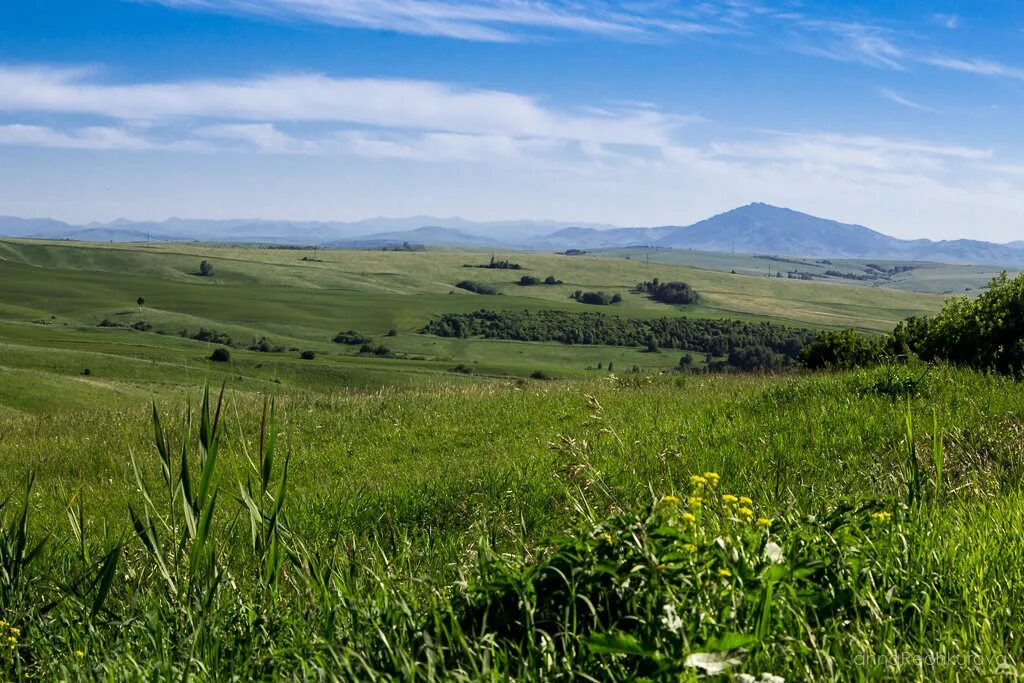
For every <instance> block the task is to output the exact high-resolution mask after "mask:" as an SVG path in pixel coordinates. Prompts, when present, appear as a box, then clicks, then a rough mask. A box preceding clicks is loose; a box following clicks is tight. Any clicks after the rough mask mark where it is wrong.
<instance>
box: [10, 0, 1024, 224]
mask: <svg viewBox="0 0 1024 683" xmlns="http://www.w3.org/2000/svg"><path fill="white" fill-rule="evenodd" d="M0 26H2V27H3V40H2V41H0V214H9V215H18V216H26V217H44V216H45V217H53V218H58V219H62V220H67V221H70V222H77V223H86V222H90V221H107V220H113V219H116V218H122V217H124V218H129V219H136V220H143V219H156V220H160V219H163V218H166V217H169V216H186V217H203V218H238V217H251V218H267V219H290V220H340V221H352V220H359V219H365V218H369V217H374V216H409V215H434V216H453V215H457V216H461V217H463V218H467V219H471V220H478V221H479V220H515V219H538V220H544V219H550V220H560V221H579V222H590V223H603V224H615V225H623V226H651V225H666V224H674V225H687V224H690V223H692V222H694V221H697V220H700V219H702V218H706V217H708V216H710V215H713V214H716V213H720V212H722V211H726V210H729V209H732V208H734V207H736V206H740V205H743V204H747V203H748V202H751V201H763V202H767V203H770V204H775V205H779V206H786V207H792V208H794V209H797V210H799V211H803V212H807V213H810V214H813V215H817V216H823V217H827V218H831V219H835V220H839V221H843V222H848V223H856V224H861V225H866V226H869V227H871V228H873V229H875V230H879V231H881V232H884V233H886V234H890V235H894V236H897V237H901V238H917V237H927V238H931V239H954V238H960V237H970V238H975V239H983V240H990V241H994V242H1007V241H1010V240H1015V239H1021V237H1022V236H1024V204H1022V203H1021V202H1020V201H1019V199H1018V198H1019V197H1020V196H1022V194H1024V142H1022V141H1021V140H1020V136H1019V134H1018V129H1019V120H1020V115H1021V111H1022V106H1021V105H1022V104H1024V54H1022V50H1021V46H1022V41H1024V8H1022V7H1020V6H1019V5H1017V3H1014V2H1012V1H1010V0H1000V1H996V2H986V3H981V4H979V3H974V4H967V3H962V2H936V3H928V5H927V7H925V6H923V4H921V3H905V4H903V5H901V6H894V5H893V3H884V2H880V1H875V2H863V3H859V4H857V5H852V4H850V3H843V2H824V3H815V5H814V7H810V6H803V5H801V4H799V3H795V2H787V1H780V2H756V1H752V0H749V1H748V0H725V1H722V2H717V1H712V2H700V3H677V4H665V3H657V2H640V3H628V4H627V3H606V2H564V1H562V0H545V1H542V2H532V3H522V2H518V1H515V0H497V1H495V2H486V3H484V2H461V3H451V2H443V1H440V0H415V1H413V2H408V3H399V4H396V3H391V2H385V1H383V0H264V1H263V2H258V3H253V2H247V1H245V0H94V1H93V2H89V3H81V2H76V1H75V0H11V1H10V2H6V3H3V4H2V5H0Z"/></svg>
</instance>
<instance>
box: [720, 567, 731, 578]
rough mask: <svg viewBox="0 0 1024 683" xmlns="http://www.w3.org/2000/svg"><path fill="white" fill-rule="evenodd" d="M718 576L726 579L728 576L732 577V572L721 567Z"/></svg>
mask: <svg viewBox="0 0 1024 683" xmlns="http://www.w3.org/2000/svg"><path fill="white" fill-rule="evenodd" d="M718 575H719V576H720V577H721V578H723V579H728V578H729V577H730V576H732V572H731V571H729V570H728V569H726V568H725V567H722V568H721V569H719V570H718Z"/></svg>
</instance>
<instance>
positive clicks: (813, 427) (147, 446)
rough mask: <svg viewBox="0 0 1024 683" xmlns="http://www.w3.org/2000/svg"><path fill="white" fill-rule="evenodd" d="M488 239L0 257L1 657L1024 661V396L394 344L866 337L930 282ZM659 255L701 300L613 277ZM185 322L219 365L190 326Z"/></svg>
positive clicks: (752, 667) (887, 673)
mask: <svg viewBox="0 0 1024 683" xmlns="http://www.w3.org/2000/svg"><path fill="white" fill-rule="evenodd" d="M498 256H499V257H501V258H508V259H509V260H512V261H515V262H517V263H520V264H521V265H522V267H523V270H516V271H510V270H490V269H481V268H466V267H465V265H466V264H481V263H486V262H487V260H488V259H489V258H490V254H489V253H469V252H376V251H341V250H318V251H317V252H316V253H315V254H314V252H312V251H302V250H284V249H258V248H241V247H233V246H209V245H177V244H175V245H154V246H141V245H134V246H125V245H95V244H93V245H79V244H65V243H37V242H28V241H13V240H8V241H3V242H0V473H2V474H0V501H6V502H5V503H4V504H3V507H2V508H0V679H3V680H47V681H48V680H81V681H91V680H104V681H111V680H167V681H171V680H175V681H182V680H199V681H206V680H210V681H222V680H224V681H227V680H316V681H333V680H345V681H348V680H352V681H364V680H380V681H390V680H403V681H418V680H424V681H428V680H430V681H435V680H463V681H480V680H490V681H498V680H579V681H610V680H621V681H632V680H651V681H697V680H721V681H744V682H747V681H764V682H765V683H769V682H773V681H777V680H779V678H781V679H783V680H786V681H802V680H822V681H849V680H872V681H874V680H886V681H903V680H919V681H934V680H948V681H960V680H962V681H971V680H980V679H983V678H992V679H998V680H1002V679H1016V678H1020V677H1021V675H1022V674H1024V667H1022V661H1024V636H1022V633H1024V616H1022V615H1024V565H1022V564H1021V562H1020V558H1021V557H1024V513H1022V510H1024V507H1022V505H1021V502H1022V500H1021V481H1022V477H1024V408H1022V406H1024V386H1022V385H1021V383H1020V382H1019V381H1014V380H1012V379H1009V378H1005V377H1000V376H996V375H992V374H985V373H980V372H973V371H969V370H964V369H958V368H954V367H949V366H945V365H942V364H939V365H934V366H928V365H924V364H918V363H911V364H904V365H894V366H883V367H878V368H874V369H870V370H858V371H850V372H844V373H809V372H804V371H793V372H789V373H784V374H779V375H754V374H727V375H715V374H701V373H693V374H691V373H683V372H679V371H676V370H675V367H676V365H677V363H678V361H679V356H680V353H681V352H679V351H668V350H662V351H661V352H660V353H648V352H646V351H645V350H644V349H639V348H628V347H611V346H609V347H603V346H586V345H583V344H577V345H562V344H557V343H547V342H511V341H496V340H488V339H480V338H440V337H432V336H428V335H423V334H420V332H419V331H420V329H421V328H422V327H423V325H424V324H425V323H426V321H428V320H429V319H430V318H431V316H436V315H441V314H443V313H457V312H472V311H475V310H478V309H481V308H489V309H492V310H507V311H511V310H524V309H528V310H535V309H540V308H547V309H555V310H566V311H579V310H597V309H600V312H606V313H610V314H614V315H619V316H623V317H633V318H656V317H663V316H669V317H673V316H699V317H704V318H728V319H743V320H751V321H769V322H773V323H779V324H787V325H792V326H806V327H811V328H813V329H816V330H828V329H840V328H847V327H854V328H857V329H859V330H862V331H864V332H868V333H878V332H883V331H886V330H889V329H891V328H892V327H893V325H894V324H895V323H896V322H898V321H899V320H902V319H904V318H905V317H907V316H910V315H922V314H930V313H934V312H936V311H938V310H939V309H940V307H941V305H942V298H941V297H940V296H937V295H934V294H926V293H916V292H908V291H899V290H895V289H889V288H880V287H877V288H876V287H860V286H855V285H852V284H835V283H819V282H800V281H789V280H776V279H774V278H773V279H768V278H764V277H757V276H754V275H743V274H736V275H733V274H732V273H730V272H728V271H726V272H720V271H717V270H713V269H709V268H704V267H694V266H687V265H673V264H662V263H655V262H652V263H650V264H648V263H646V262H643V261H639V260H637V259H635V258H632V259H629V260H626V259H622V258H608V259H600V258H593V257H589V256H587V257H574V256H564V255H554V254H535V253H514V254H513V253H510V254H499V255H498ZM304 257H306V258H309V259H313V258H315V259H319V260H316V261H309V260H307V261H303V260H302V259H303V258H304ZM203 259H207V260H209V261H210V262H211V263H212V264H213V269H214V270H213V274H212V275H211V276H207V277H202V276H199V275H196V274H195V273H196V272H197V271H198V267H199V263H200V261H201V260H203ZM524 274H529V275H536V276H539V277H541V278H543V277H546V276H548V275H553V276H555V277H556V278H558V279H561V280H563V282H564V284H561V285H552V286H531V287H522V286H519V285H517V284H515V283H516V282H517V281H518V279H519V278H520V277H521V276H522V275H524ZM653 277H658V278H660V279H661V280H662V281H685V282H687V283H689V284H690V285H692V286H693V287H694V288H695V289H696V290H697V291H698V292H699V293H700V294H701V296H702V297H703V300H702V302H701V304H700V305H697V306H686V307H675V306H668V305H665V304H660V303H656V302H654V301H651V300H650V299H647V298H646V297H643V296H640V295H639V294H637V293H636V292H634V291H633V288H634V287H635V285H636V284H637V283H638V282H640V281H643V280H649V279H651V278H653ZM464 279H471V280H474V281H477V282H480V283H485V284H489V285H491V286H493V287H494V288H496V289H497V290H498V291H499V292H500V294H498V295H493V296H487V295H478V294H472V293H469V292H466V291H464V290H461V289H459V288H456V287H454V284H455V283H456V282H458V281H460V280H464ZM577 289H579V290H585V291H605V292H608V293H620V294H621V295H622V297H623V301H622V302H621V303H618V304H614V305H611V306H586V305H584V304H581V303H578V302H576V301H573V300H571V299H570V295H571V294H572V293H573V292H574V291H575V290H577ZM139 297H143V298H144V299H145V303H144V304H143V305H142V306H141V310H140V306H139V304H138V303H137V299H138V298H139ZM104 321H107V322H108V326H101V323H103V322H104ZM139 322H143V323H146V325H142V326H140V327H142V328H143V329H132V328H131V327H130V325H133V324H136V323H139ZM201 328H206V329H207V330H215V331H217V332H218V333H221V334H226V335H229V336H230V337H231V339H232V340H233V341H234V342H235V344H234V345H233V346H231V347H230V361H228V362H225V363H221V362H213V361H210V360H209V356H210V355H211V353H212V351H213V350H214V349H216V348H225V346H224V345H223V344H214V343H210V342H206V341H198V340H195V339H191V338H189V335H186V336H182V335H181V334H180V331H181V330H187V331H188V332H189V333H195V332H197V331H198V330H200V329H201ZM345 330H355V331H357V332H359V333H361V334H363V335H365V336H367V337H368V338H370V339H371V340H372V345H374V346H377V345H385V346H387V347H388V348H389V349H390V350H391V352H392V353H391V356H393V357H385V356H379V355H374V354H366V353H359V349H358V347H350V346H347V345H343V344H336V343H334V342H333V341H332V339H333V337H334V336H335V335H336V334H337V333H338V332H341V331H345ZM261 338H266V339H267V340H268V342H269V344H270V345H272V346H274V347H279V348H280V349H281V350H278V351H273V350H271V351H269V352H265V351H253V350H248V348H246V347H248V346H249V345H251V343H252V342H253V341H254V340H258V339H261ZM304 351H312V352H313V358H311V359H303V358H302V355H301V354H302V352H304ZM698 362H699V363H703V359H698ZM609 363H613V364H614V370H613V371H612V372H609V371H608V364H609ZM598 364H601V366H602V367H601V369H598V367H597V366H598ZM457 365H463V366H466V367H468V368H471V369H472V370H473V372H472V373H466V372H452V371H451V370H452V368H453V367H455V366H457ZM634 366H636V370H635V371H634V369H633V368H634ZM87 371H88V372H87ZM537 371H543V373H544V375H545V376H548V377H551V378H552V379H547V380H545V379H532V378H531V375H534V373H536V372H537ZM207 385H208V386H209V392H208V393H207V392H204V386H207ZM221 387H224V389H223V393H222V389H221Z"/></svg>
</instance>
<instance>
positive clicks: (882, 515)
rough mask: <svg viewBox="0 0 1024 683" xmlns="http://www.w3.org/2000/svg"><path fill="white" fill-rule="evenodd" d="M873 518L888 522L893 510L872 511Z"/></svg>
mask: <svg viewBox="0 0 1024 683" xmlns="http://www.w3.org/2000/svg"><path fill="white" fill-rule="evenodd" d="M871 518H872V519H874V520H876V521H878V522H888V521H889V520H890V519H892V513H891V512H884V511H883V512H872V513H871Z"/></svg>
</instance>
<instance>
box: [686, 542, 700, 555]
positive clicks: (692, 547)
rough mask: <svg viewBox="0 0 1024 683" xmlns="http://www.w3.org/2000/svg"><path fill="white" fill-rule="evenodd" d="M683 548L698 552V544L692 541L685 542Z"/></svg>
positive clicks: (690, 551)
mask: <svg viewBox="0 0 1024 683" xmlns="http://www.w3.org/2000/svg"><path fill="white" fill-rule="evenodd" d="M683 550H685V551H686V552H688V553H695V552H697V546H695V545H694V544H692V543H684V544H683Z"/></svg>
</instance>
